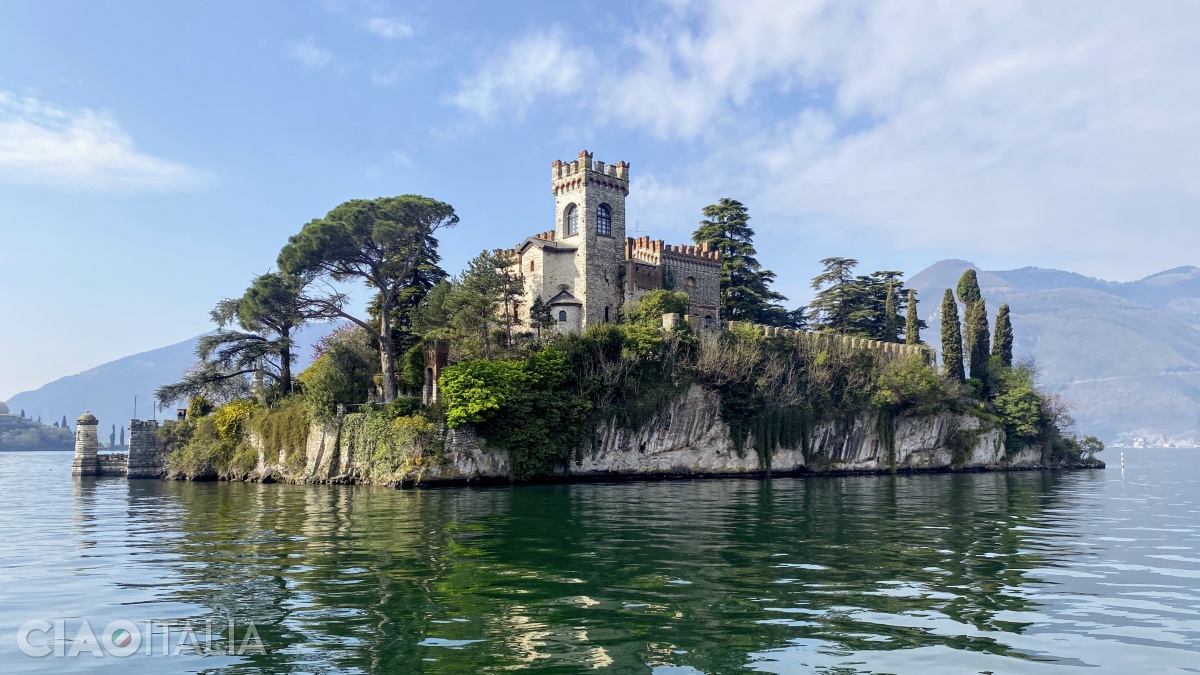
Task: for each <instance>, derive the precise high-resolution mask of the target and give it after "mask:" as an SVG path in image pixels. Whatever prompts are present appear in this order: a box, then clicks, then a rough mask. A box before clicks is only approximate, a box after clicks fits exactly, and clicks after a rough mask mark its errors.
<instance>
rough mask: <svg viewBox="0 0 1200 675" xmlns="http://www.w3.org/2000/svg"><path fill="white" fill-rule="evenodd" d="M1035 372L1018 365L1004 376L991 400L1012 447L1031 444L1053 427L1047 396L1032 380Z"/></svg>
mask: <svg viewBox="0 0 1200 675" xmlns="http://www.w3.org/2000/svg"><path fill="white" fill-rule="evenodd" d="M1033 377H1034V376H1033V372H1032V371H1031V370H1030V369H1029V368H1027V367H1025V366H1018V367H1016V368H1012V369H1010V370H1009V371H1007V372H1006V373H1005V374H1004V375H1003V376H1002V377H1001V378H1000V382H1001V387H1002V390H1001V391H1000V393H999V394H998V395H997V396H996V398H995V400H994V401H993V402H992V405H993V407H994V408H995V410H996V414H997V415H999V416H1000V421H1001V423H1002V424H1003V425H1004V431H1005V433H1006V435H1007V441H1008V443H1007V444H1008V446H1009V448H1010V449H1011V448H1015V447H1017V443H1018V442H1019V443H1021V444H1025V445H1028V444H1031V443H1034V442H1036V441H1037V440H1039V439H1041V438H1044V436H1045V435H1046V433H1047V432H1048V431H1049V427H1050V426H1051V424H1050V420H1049V419H1048V417H1047V415H1046V409H1045V399H1044V398H1043V396H1042V394H1041V393H1040V392H1039V391H1038V390H1037V387H1036V386H1035V385H1034V381H1033Z"/></svg>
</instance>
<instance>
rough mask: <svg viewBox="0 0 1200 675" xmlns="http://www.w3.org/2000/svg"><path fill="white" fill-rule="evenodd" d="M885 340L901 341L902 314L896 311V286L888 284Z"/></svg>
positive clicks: (884, 313) (885, 310)
mask: <svg viewBox="0 0 1200 675" xmlns="http://www.w3.org/2000/svg"><path fill="white" fill-rule="evenodd" d="M883 341H884V342H899V341H900V315H899V314H897V313H896V287H895V285H893V284H888V287H887V299H886V300H884V302H883Z"/></svg>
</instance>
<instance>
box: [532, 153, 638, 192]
mask: <svg viewBox="0 0 1200 675" xmlns="http://www.w3.org/2000/svg"><path fill="white" fill-rule="evenodd" d="M550 184H551V187H552V189H553V191H554V194H555V196H557V195H558V194H559V193H560V192H563V191H565V190H572V189H575V188H579V187H583V186H586V185H595V186H598V187H603V188H605V189H609V190H616V191H620V192H621V194H622V196H628V195H629V164H628V163H627V162H625V161H624V160H622V161H620V162H617V163H616V164H605V163H604V162H601V161H599V160H594V159H592V153H590V152H588V151H587V150H581V151H580V152H579V158H578V159H576V160H575V161H573V162H564V161H562V160H561V159H556V160H554V163H553V164H551V165H550Z"/></svg>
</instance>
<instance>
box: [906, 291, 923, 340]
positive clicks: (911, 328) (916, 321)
mask: <svg viewBox="0 0 1200 675" xmlns="http://www.w3.org/2000/svg"><path fill="white" fill-rule="evenodd" d="M904 342H905V344H910V345H919V344H921V318H920V316H918V315H917V292H916V291H914V290H913V289H911V288H910V289H908V314H907V315H906V316H905V317H904Z"/></svg>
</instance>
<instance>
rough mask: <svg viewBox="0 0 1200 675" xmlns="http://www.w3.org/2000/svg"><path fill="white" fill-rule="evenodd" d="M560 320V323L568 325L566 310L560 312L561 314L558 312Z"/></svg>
mask: <svg viewBox="0 0 1200 675" xmlns="http://www.w3.org/2000/svg"><path fill="white" fill-rule="evenodd" d="M558 320H559V322H560V323H566V322H567V310H565V309H562V310H559V312H558Z"/></svg>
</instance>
